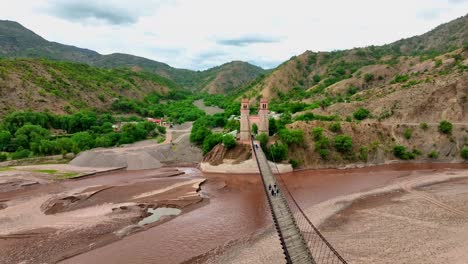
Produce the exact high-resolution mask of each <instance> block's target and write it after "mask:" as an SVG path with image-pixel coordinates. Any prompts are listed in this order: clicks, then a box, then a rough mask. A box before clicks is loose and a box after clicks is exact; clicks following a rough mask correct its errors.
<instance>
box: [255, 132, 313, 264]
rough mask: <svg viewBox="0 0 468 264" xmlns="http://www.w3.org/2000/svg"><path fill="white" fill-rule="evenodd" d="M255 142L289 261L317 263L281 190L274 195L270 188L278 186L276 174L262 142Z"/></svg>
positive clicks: (265, 183) (258, 160) (263, 177)
mask: <svg viewBox="0 0 468 264" xmlns="http://www.w3.org/2000/svg"><path fill="white" fill-rule="evenodd" d="M253 143H254V144H253V146H252V149H253V153H254V155H255V158H256V160H257V164H258V168H259V170H260V174H261V176H262V180H263V185H264V188H265V192H266V194H267V197H268V202H269V204H270V208H271V211H272V215H273V219H274V221H275V226H276V229H277V231H278V234H279V236H280V239H281V244H282V246H283V249H284V251H285V255H286V261H287V263H294V264H296V263H308V264H310V263H313V264H315V261H314V260H313V258H312V255H311V253H310V250H309V248H308V247H307V244H306V242H305V240H304V237H303V236H302V234H301V232H300V231H299V228H298V227H297V225H296V222H295V220H294V216H293V215H292V213H291V211H290V209H289V207H288V203H287V201H286V199H285V198H284V196H283V194H282V193H281V190H280V192H279V194H277V195H272V193H271V191H270V190H269V186H271V187H273V186H275V185H276V186H278V184H277V183H276V179H275V176H274V175H273V172H272V171H271V168H270V165H269V164H268V161H267V159H266V156H265V154H264V153H263V151H262V149H261V147H260V143H259V142H257V141H254V142H253Z"/></svg>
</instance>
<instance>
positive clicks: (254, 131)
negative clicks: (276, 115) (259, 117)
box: [252, 123, 258, 135]
mask: <svg viewBox="0 0 468 264" xmlns="http://www.w3.org/2000/svg"><path fill="white" fill-rule="evenodd" d="M252 132H253V133H254V135H257V134H258V126H257V124H255V123H254V124H253V125H252Z"/></svg>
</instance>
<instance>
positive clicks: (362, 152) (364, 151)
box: [359, 147, 369, 161]
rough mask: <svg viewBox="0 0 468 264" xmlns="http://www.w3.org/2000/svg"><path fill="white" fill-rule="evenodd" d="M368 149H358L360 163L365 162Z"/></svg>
mask: <svg viewBox="0 0 468 264" xmlns="http://www.w3.org/2000/svg"><path fill="white" fill-rule="evenodd" d="M368 153H369V149H367V147H360V148H359V159H360V160H362V161H367V157H368Z"/></svg>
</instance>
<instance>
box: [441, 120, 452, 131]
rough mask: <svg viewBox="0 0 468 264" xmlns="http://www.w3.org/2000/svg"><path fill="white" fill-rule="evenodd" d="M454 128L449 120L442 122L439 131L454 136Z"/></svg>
mask: <svg viewBox="0 0 468 264" xmlns="http://www.w3.org/2000/svg"><path fill="white" fill-rule="evenodd" d="M452 128H453V125H452V123H450V122H449V121H447V120H444V121H441V122H440V123H439V131H440V132H442V133H444V134H448V135H450V134H452Z"/></svg>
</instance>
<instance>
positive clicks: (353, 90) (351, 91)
mask: <svg viewBox="0 0 468 264" xmlns="http://www.w3.org/2000/svg"><path fill="white" fill-rule="evenodd" d="M357 92H358V88H357V87H355V86H350V87H348V89H347V90H346V93H347V94H348V95H354V94H355V93H357Z"/></svg>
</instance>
